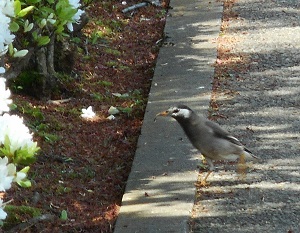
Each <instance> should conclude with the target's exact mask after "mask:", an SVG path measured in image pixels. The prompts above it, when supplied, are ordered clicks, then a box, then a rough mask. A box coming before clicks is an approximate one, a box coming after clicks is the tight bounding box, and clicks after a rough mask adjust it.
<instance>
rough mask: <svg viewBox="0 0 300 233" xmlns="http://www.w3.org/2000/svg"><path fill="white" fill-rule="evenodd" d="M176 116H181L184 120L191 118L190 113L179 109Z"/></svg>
mask: <svg viewBox="0 0 300 233" xmlns="http://www.w3.org/2000/svg"><path fill="white" fill-rule="evenodd" d="M177 115H178V116H183V117H184V118H189V117H190V116H191V111H190V110H188V109H180V111H179V112H178V113H177Z"/></svg>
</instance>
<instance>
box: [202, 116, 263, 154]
mask: <svg viewBox="0 0 300 233" xmlns="http://www.w3.org/2000/svg"><path fill="white" fill-rule="evenodd" d="M206 125H207V126H208V127H209V128H210V129H211V130H212V131H213V134H214V135H215V136H216V137H218V138H223V139H226V140H228V141H230V142H231V143H233V144H235V145H238V146H242V147H243V148H244V150H245V151H246V152H248V153H250V154H251V155H252V156H253V157H255V158H258V157H256V156H254V155H253V153H252V152H251V151H250V150H249V149H248V148H246V147H245V146H244V145H243V144H242V143H241V142H240V141H239V140H238V139H237V138H235V137H233V136H232V135H230V134H229V132H228V131H226V130H224V129H222V128H221V126H219V125H218V124H217V123H215V122H213V121H206Z"/></svg>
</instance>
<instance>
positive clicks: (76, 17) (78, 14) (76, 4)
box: [67, 0, 84, 32]
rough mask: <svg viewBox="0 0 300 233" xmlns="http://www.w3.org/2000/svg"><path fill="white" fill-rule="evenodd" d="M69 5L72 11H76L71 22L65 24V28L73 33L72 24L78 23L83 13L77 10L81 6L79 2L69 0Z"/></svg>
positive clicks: (77, 0)
mask: <svg viewBox="0 0 300 233" xmlns="http://www.w3.org/2000/svg"><path fill="white" fill-rule="evenodd" d="M69 3H70V5H71V7H73V8H74V9H77V12H76V13H75V15H73V17H72V20H73V22H68V23H67V28H68V29H69V30H70V31H71V32H72V31H73V23H77V24H79V23H80V17H81V15H82V14H83V13H84V11H83V10H81V9H78V8H79V7H80V6H81V4H80V3H79V0H69Z"/></svg>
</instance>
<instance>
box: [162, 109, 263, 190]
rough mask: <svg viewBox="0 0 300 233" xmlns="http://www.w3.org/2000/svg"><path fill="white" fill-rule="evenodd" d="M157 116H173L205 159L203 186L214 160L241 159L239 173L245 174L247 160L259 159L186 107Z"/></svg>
mask: <svg viewBox="0 0 300 233" xmlns="http://www.w3.org/2000/svg"><path fill="white" fill-rule="evenodd" d="M157 116H171V117H173V118H174V119H176V120H177V122H178V123H179V124H180V125H181V127H182V129H183V130H184V132H185V134H186V135H187V137H188V138H189V140H190V141H191V143H192V144H193V146H194V147H195V148H196V149H198V150H199V151H200V152H201V154H202V155H203V156H204V157H205V159H206V161H207V163H208V165H209V171H208V173H207V175H206V176H205V178H204V179H203V180H202V181H201V185H203V186H205V185H207V182H206V180H207V177H208V176H209V175H210V174H211V173H212V171H213V170H214V169H215V167H214V164H213V160H236V159H239V165H238V172H239V173H245V170H246V165H245V159H259V158H258V157H256V156H255V155H253V154H252V152H251V151H250V150H248V149H247V148H246V147H245V146H243V145H242V144H241V142H240V141H239V140H238V139H236V138H235V137H233V136H231V135H230V134H229V132H227V131H226V130H224V129H222V128H221V127H220V126H219V125H218V124H217V123H215V122H213V121H210V120H208V119H206V118H205V117H204V116H202V115H197V114H196V113H195V112H194V111H193V110H192V109H190V108H189V107H188V106H186V105H178V106H176V107H171V108H169V109H168V110H167V111H164V112H161V113H158V114H157V115H156V117H157Z"/></svg>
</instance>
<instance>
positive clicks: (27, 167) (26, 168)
mask: <svg viewBox="0 0 300 233" xmlns="http://www.w3.org/2000/svg"><path fill="white" fill-rule="evenodd" d="M29 169H30V167H29V166H26V167H24V168H23V169H22V170H21V171H20V172H23V173H25V174H27V173H28V171H29Z"/></svg>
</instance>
